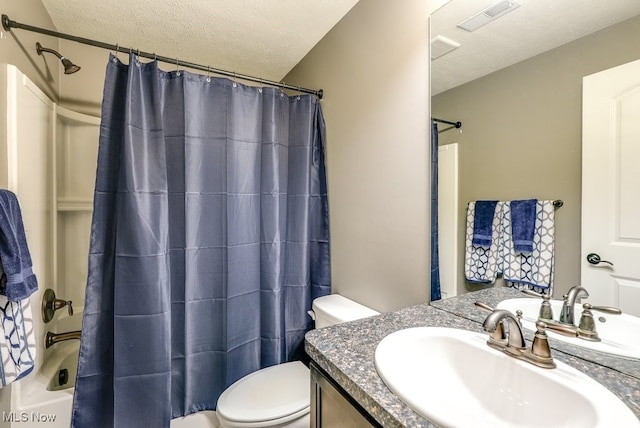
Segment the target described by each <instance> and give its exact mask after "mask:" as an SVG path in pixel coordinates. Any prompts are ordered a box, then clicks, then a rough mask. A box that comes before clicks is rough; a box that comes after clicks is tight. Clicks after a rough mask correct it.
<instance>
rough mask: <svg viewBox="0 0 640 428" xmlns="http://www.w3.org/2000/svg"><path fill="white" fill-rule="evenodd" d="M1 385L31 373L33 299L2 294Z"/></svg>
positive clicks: (0, 305)
mask: <svg viewBox="0 0 640 428" xmlns="http://www.w3.org/2000/svg"><path fill="white" fill-rule="evenodd" d="M0 358H1V359H2V360H1V362H2V364H0V387H4V386H5V385H8V384H10V383H11V382H14V381H16V380H18V379H20V378H22V377H24V376H25V375H27V374H29V373H30V372H31V371H32V370H33V367H34V364H35V359H36V341H35V333H34V330H33V316H32V313H31V303H30V301H29V298H28V297H27V298H26V299H24V300H21V301H18V302H12V301H9V300H7V297H6V296H2V295H0Z"/></svg>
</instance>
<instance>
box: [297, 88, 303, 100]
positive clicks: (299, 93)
mask: <svg viewBox="0 0 640 428" xmlns="http://www.w3.org/2000/svg"><path fill="white" fill-rule="evenodd" d="M300 95H302V91H300V86H298V97H297V98H296V99H297V100H298V101H300Z"/></svg>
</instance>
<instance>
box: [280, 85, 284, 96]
mask: <svg viewBox="0 0 640 428" xmlns="http://www.w3.org/2000/svg"><path fill="white" fill-rule="evenodd" d="M282 97H284V82H280V98H282Z"/></svg>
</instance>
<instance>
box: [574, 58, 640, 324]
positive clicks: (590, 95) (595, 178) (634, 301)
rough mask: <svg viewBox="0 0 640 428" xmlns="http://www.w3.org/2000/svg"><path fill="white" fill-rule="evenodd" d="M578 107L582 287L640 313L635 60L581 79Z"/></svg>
mask: <svg viewBox="0 0 640 428" xmlns="http://www.w3.org/2000/svg"><path fill="white" fill-rule="evenodd" d="M582 103H583V105H582V254H581V257H582V262H581V276H582V286H583V287H585V288H586V289H587V291H588V292H589V295H590V298H589V302H590V303H592V304H595V305H610V306H616V307H619V308H620V309H622V311H623V312H625V313H628V314H632V315H640V60H639V61H634V62H631V63H628V64H625V65H621V66H619V67H615V68H612V69H609V70H605V71H602V72H600V73H596V74H592V75H590V76H586V77H585V78H584V79H583V97H582ZM598 258H599V259H600V260H601V261H600V262H599V263H598V262H597V261H598ZM587 259H590V260H591V262H589V261H588V260H587ZM606 262H609V263H606Z"/></svg>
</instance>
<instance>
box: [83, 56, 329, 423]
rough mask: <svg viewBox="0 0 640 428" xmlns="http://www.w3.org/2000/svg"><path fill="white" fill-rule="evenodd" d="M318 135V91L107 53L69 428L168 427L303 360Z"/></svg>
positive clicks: (319, 190) (316, 208) (319, 200)
mask: <svg viewBox="0 0 640 428" xmlns="http://www.w3.org/2000/svg"><path fill="white" fill-rule="evenodd" d="M324 138H325V132H324V120H323V117H322V112H321V109H320V103H319V100H318V98H317V97H315V96H310V95H305V96H293V97H288V96H286V95H284V94H282V93H281V91H280V90H279V89H276V88H263V89H259V88H255V87H249V86H244V85H242V84H236V83H234V82H233V81H230V80H228V79H221V78H210V77H207V76H201V75H196V74H192V73H189V72H185V71H173V72H164V71H161V70H160V69H159V68H158V65H157V62H152V63H147V64H143V63H140V62H139V61H138V59H137V58H136V57H135V55H131V56H130V58H129V65H125V64H123V63H121V62H120V61H119V60H118V59H117V58H116V57H114V56H111V57H110V60H109V64H108V66H107V72H106V81H105V88H104V98H103V105H102V123H101V128H100V149H99V154H98V170H97V179H96V189H95V194H94V198H95V199H94V214H93V222H92V226H91V243H90V254H89V278H88V281H87V290H86V301H85V307H84V318H83V324H82V331H83V333H82V339H81V345H80V361H79V365H78V376H77V381H76V391H75V397H74V404H73V426H75V427H81V428H84V427H143V426H145V427H168V426H169V421H170V419H171V418H174V417H178V416H182V415H185V414H189V413H192V412H196V411H200V410H205V409H215V407H216V402H217V399H218V396H219V395H220V393H221V392H222V391H223V390H224V389H225V388H226V387H227V386H228V385H230V384H231V383H233V382H234V381H236V380H237V379H239V378H240V377H242V376H244V375H246V374H248V373H250V372H252V371H255V370H257V369H260V368H262V367H266V366H270V365H273V364H277V363H282V362H285V361H288V360H293V359H300V358H301V357H302V356H303V352H304V351H303V347H302V346H303V339H304V333H305V332H306V331H307V330H308V329H309V328H310V327H311V324H310V322H311V321H310V318H309V317H308V315H307V314H306V312H307V310H309V309H310V306H311V301H312V300H313V299H314V298H316V297H318V296H321V295H325V294H328V293H329V292H330V263H329V229H328V228H329V222H328V206H327V192H326V178H325V165H324Z"/></svg>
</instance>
